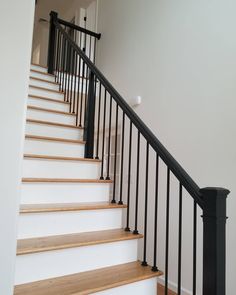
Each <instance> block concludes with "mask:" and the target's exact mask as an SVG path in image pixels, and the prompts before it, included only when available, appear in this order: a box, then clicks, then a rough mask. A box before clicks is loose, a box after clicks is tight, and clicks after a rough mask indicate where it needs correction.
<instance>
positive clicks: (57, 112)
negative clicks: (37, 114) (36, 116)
mask: <svg viewBox="0 0 236 295" xmlns="http://www.w3.org/2000/svg"><path fill="white" fill-rule="evenodd" d="M27 108H28V109H29V110H35V111H42V112H47V113H54V114H59V115H66V116H76V114H73V113H69V112H63V111H58V110H53V109H46V108H40V107H35V106H31V105H28V107H27Z"/></svg>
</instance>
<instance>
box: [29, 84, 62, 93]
mask: <svg viewBox="0 0 236 295" xmlns="http://www.w3.org/2000/svg"><path fill="white" fill-rule="evenodd" d="M29 87H31V88H35V89H39V90H45V91H49V92H55V93H58V94H65V93H64V92H62V91H60V90H54V89H50V88H46V87H41V86H35V85H32V84H30V85H29Z"/></svg>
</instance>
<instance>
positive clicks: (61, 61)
mask: <svg viewBox="0 0 236 295" xmlns="http://www.w3.org/2000/svg"><path fill="white" fill-rule="evenodd" d="M63 38H64V36H63V35H61V43H60V48H61V50H60V72H59V90H60V91H62V87H63V86H62V68H63V50H64V49H63V46H64V45H63V44H64V41H63V40H64V39H63Z"/></svg>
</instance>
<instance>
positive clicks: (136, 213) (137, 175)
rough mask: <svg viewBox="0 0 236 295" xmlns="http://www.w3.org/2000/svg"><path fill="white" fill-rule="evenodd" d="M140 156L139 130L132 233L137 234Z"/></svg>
mask: <svg viewBox="0 0 236 295" xmlns="http://www.w3.org/2000/svg"><path fill="white" fill-rule="evenodd" d="M139 158H140V131H138V142H137V174H136V200H135V228H134V231H133V233H134V234H135V235H137V234H138V233H139V232H138V203H139V164H140V163H139V160H140V159H139Z"/></svg>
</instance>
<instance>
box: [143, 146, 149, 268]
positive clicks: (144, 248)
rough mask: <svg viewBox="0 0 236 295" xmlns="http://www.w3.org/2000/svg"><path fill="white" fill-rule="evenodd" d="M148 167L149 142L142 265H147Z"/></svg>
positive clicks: (147, 160) (147, 165)
mask: <svg viewBox="0 0 236 295" xmlns="http://www.w3.org/2000/svg"><path fill="white" fill-rule="evenodd" d="M148 167H149V143H148V142H147V147H146V180H145V212H144V244H143V262H142V265H143V266H147V265H148V264H147V214H148V172H149V171H148Z"/></svg>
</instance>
